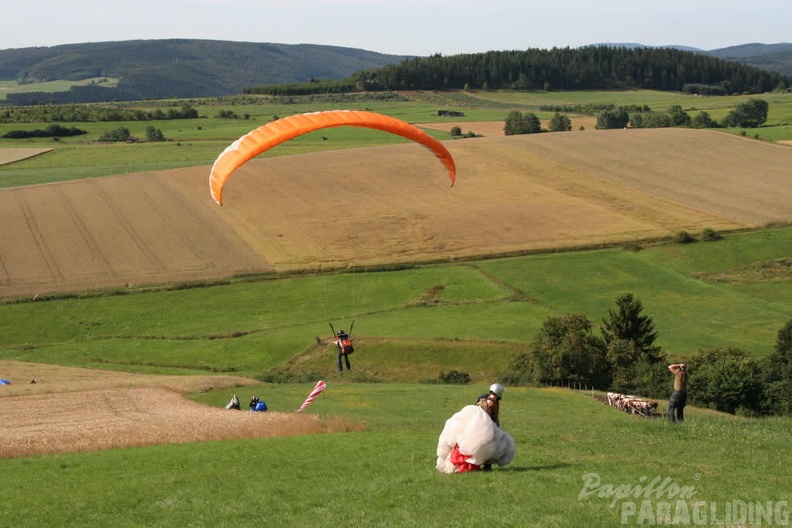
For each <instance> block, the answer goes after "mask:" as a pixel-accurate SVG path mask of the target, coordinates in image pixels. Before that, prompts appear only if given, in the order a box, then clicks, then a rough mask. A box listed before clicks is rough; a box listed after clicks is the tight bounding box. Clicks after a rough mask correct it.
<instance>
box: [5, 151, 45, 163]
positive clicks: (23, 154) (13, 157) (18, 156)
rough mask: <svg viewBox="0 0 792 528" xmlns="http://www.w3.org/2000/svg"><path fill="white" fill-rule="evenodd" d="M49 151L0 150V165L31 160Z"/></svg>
mask: <svg viewBox="0 0 792 528" xmlns="http://www.w3.org/2000/svg"><path fill="white" fill-rule="evenodd" d="M51 150H52V149H51V148H0V165H4V164H6V163H13V162H15V161H20V160H23V159H28V158H32V157H34V156H38V155H40V154H45V153H47V152H49V151H51Z"/></svg>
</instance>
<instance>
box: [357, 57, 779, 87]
mask: <svg viewBox="0 0 792 528" xmlns="http://www.w3.org/2000/svg"><path fill="white" fill-rule="evenodd" d="M351 80H352V81H353V82H354V83H355V85H356V86H358V87H359V88H361V89H366V90H438V89H465V88H471V89H495V90H497V89H514V90H589V89H592V90H602V89H626V88H643V89H651V90H663V91H683V90H684V89H685V87H686V86H688V85H699V86H712V87H717V88H718V91H722V92H723V93H725V94H735V93H736V94H745V93H748V94H755V93H764V92H768V91H772V90H775V89H779V88H787V87H789V86H792V78H790V77H789V76H785V75H782V74H781V73H778V72H771V71H768V70H763V69H759V68H754V67H751V66H747V65H744V64H741V63H738V62H732V61H726V60H723V59H718V58H714V57H709V56H707V55H703V54H700V53H695V52H691V51H681V50H678V49H672V48H632V49H628V48H624V47H621V48H614V47H608V46H592V47H586V48H579V49H570V48H554V49H551V50H542V49H529V50H525V51H500V52H495V51H493V52H487V53H478V54H466V55H454V56H449V57H443V56H441V55H434V56H432V57H428V58H418V59H408V60H405V61H403V62H401V63H399V64H392V65H386V66H383V67H381V68H378V69H376V70H367V71H363V72H359V73H356V74H355V75H353V76H352V77H351Z"/></svg>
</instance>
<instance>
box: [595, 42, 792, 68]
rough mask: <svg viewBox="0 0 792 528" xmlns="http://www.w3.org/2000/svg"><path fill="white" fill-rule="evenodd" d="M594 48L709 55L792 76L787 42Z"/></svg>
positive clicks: (614, 44)
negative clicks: (640, 49) (722, 45)
mask: <svg viewBox="0 0 792 528" xmlns="http://www.w3.org/2000/svg"><path fill="white" fill-rule="evenodd" d="M592 46H609V47H613V48H618V47H624V48H628V49H633V48H673V49H678V50H682V51H693V52H696V53H703V54H704V55H709V56H710V57H716V58H718V59H723V60H728V61H734V62H739V63H742V64H745V65H747V66H753V67H754V68H762V69H764V70H770V71H775V72H778V73H783V74H784V75H792V43H787V42H779V43H777V44H762V43H759V42H752V43H749V44H740V45H737V46H729V47H726V48H718V49H713V50H703V49H700V48H693V47H690V46H679V45H673V44H669V45H664V46H648V45H646V44H639V43H636V42H605V43H601V44H592Z"/></svg>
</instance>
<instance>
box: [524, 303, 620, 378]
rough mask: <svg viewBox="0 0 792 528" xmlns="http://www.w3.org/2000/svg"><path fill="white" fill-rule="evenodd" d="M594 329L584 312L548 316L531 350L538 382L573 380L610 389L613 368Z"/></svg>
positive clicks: (533, 367)
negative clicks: (610, 367) (611, 369)
mask: <svg viewBox="0 0 792 528" xmlns="http://www.w3.org/2000/svg"><path fill="white" fill-rule="evenodd" d="M591 329H592V324H591V321H589V319H588V318H587V317H586V316H585V315H583V314H566V315H563V316H561V317H554V316H551V317H548V318H547V319H545V321H544V323H543V324H542V328H541V330H540V331H539V333H538V334H537V336H536V338H535V339H534V342H533V344H532V348H531V353H530V355H531V362H532V369H533V373H534V377H535V379H536V381H539V382H541V383H556V382H569V381H572V382H579V383H583V384H587V385H591V386H593V387H595V388H597V389H600V390H605V389H607V388H608V387H609V386H610V369H609V365H608V362H607V359H606V358H605V344H604V342H603V341H602V339H600V338H599V337H597V336H596V335H594V334H593V332H592V330H591Z"/></svg>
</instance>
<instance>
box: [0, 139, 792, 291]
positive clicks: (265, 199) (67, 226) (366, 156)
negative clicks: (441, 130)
mask: <svg viewBox="0 0 792 528" xmlns="http://www.w3.org/2000/svg"><path fill="white" fill-rule="evenodd" d="M447 146H448V148H449V149H450V151H451V153H452V154H453V155H454V157H455V158H456V162H457V166H458V177H457V184H456V186H455V187H454V188H449V186H448V181H447V178H445V175H444V171H443V170H441V166H440V165H439V164H438V162H437V160H436V159H435V158H434V157H433V156H431V155H430V154H428V153H427V152H426V151H425V149H423V148H422V147H420V146H417V145H414V144H400V145H394V146H382V147H371V148H362V149H354V150H341V151H330V152H324V153H315V154H304V155H298V156H286V157H278V158H266V159H257V160H253V161H251V162H249V163H247V164H246V165H244V166H243V167H242V168H241V169H240V170H239V171H238V172H237V173H236V174H235V176H234V177H233V178H232V180H231V181H230V182H229V184H228V185H227V186H226V190H225V193H224V198H225V200H224V203H225V206H223V207H219V206H216V205H215V204H214V202H212V200H211V198H210V197H209V191H208V186H207V175H208V173H209V167H194V168H187V169H175V170H170V171H161V172H150V173H142V174H130V175H123V176H115V177H107V178H96V179H88V180H81V181H73V182H67V183H60V184H48V185H38V186H28V187H18V188H10V189H4V190H2V191H0V221H1V222H2V224H3V225H4V226H5V227H6V228H5V229H4V230H3V231H2V232H0V237H2V238H0V248H13V251H11V250H10V249H9V250H7V251H6V252H5V253H4V254H1V255H0V263H1V264H2V267H0V296H3V297H9V296H33V295H36V294H42V293H46V292H54V291H71V290H81V289H91V288H103V287H124V286H127V285H145V284H155V283H166V282H178V281H183V280H199V279H216V278H221V277H228V276H233V275H239V274H249V273H260V272H267V271H272V270H276V271H286V270H296V269H316V270H320V269H330V268H334V267H346V266H352V265H375V264H385V263H394V262H397V263H398V262H415V261H429V260H435V259H453V258H466V257H476V256H482V255H491V254H498V253H518V252H525V251H539V250H549V249H554V248H573V247H581V246H592V245H598V244H611V243H620V242H624V241H629V240H635V239H652V238H661V237H669V236H671V235H672V234H673V233H675V232H676V231H677V230H680V229H685V230H689V231H691V232H697V231H700V230H701V229H703V228H705V227H709V228H712V229H716V230H729V229H740V228H750V227H758V226H763V225H765V224H767V223H772V222H792V205H790V204H792V194H791V193H792V190H790V189H791V188H790V186H789V185H788V181H787V179H788V177H787V176H788V167H789V165H790V161H792V149H790V148H788V147H786V146H781V145H774V144H769V143H764V142H759V141H755V140H752V139H748V138H744V137H738V136H732V135H727V134H722V133H718V132H714V131H703V130H692V129H641V130H608V131H579V132H570V133H564V134H542V135H527V136H509V137H485V138H475V139H466V140H460V141H453V142H447ZM669 152H673V153H674V155H673V156H672V157H671V156H669V155H668V153H669Z"/></svg>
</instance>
